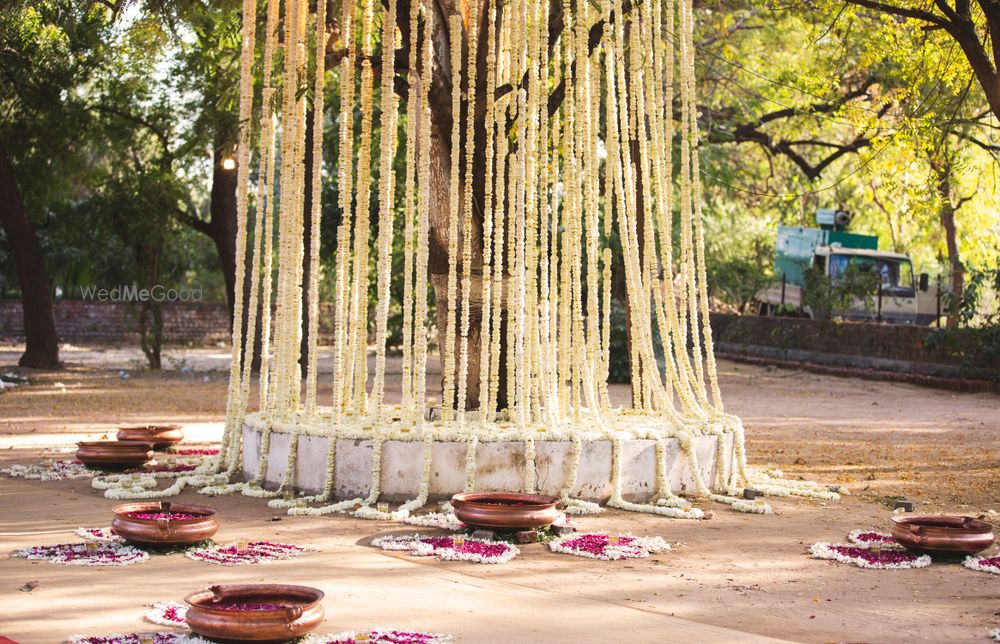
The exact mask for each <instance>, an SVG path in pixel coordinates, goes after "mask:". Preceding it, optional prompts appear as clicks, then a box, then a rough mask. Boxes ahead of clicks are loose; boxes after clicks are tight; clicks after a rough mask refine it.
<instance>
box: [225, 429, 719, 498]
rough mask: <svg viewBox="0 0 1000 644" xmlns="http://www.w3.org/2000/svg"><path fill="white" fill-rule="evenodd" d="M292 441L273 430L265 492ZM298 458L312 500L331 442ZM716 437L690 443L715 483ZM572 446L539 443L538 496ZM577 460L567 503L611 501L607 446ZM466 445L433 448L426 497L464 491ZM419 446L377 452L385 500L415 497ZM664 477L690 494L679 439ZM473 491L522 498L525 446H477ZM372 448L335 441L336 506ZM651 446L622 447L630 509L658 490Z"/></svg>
mask: <svg viewBox="0 0 1000 644" xmlns="http://www.w3.org/2000/svg"><path fill="white" fill-rule="evenodd" d="M290 437H291V434H288V433H283V432H279V431H278V430H273V431H272V433H271V444H270V449H269V450H268V456H267V474H266V476H265V479H264V485H265V487H268V488H271V489H274V488H276V487H277V486H278V485H279V484H280V482H281V481H282V480H283V478H284V475H285V469H286V467H287V464H288V448H289V443H290V440H289V439H290ZM298 440H299V445H298V458H297V462H296V467H295V473H294V476H293V478H292V481H293V482H294V485H295V487H296V489H298V490H300V491H302V492H307V493H310V494H315V493H318V492H320V491H321V490H322V489H323V486H324V483H325V481H326V454H327V447H328V442H327V441H328V440H329V438H328V437H326V436H310V435H300V436H299V439H298ZM716 440H717V439H716V437H715V436H698V437H696V438H695V439H694V448H695V451H696V454H697V457H698V458H697V461H698V463H699V465H700V467H701V468H702V470H701V476H702V480H703V481H706V482H709V484H711V482H712V481H714V480H715V475H716V467H717V463H716ZM723 440H724V441H725V448H724V450H723V452H724V454H725V458H726V459H728V460H729V465H730V466H729V467H728V468H727V471H729V472H732V471H733V469H734V468H733V467H732V460H733V436H732V434H726V435H725V436H724V438H723ZM260 443H261V431H260V430H259V429H257V428H254V427H251V426H249V425H245V426H244V427H243V476H244V478H245V479H246V480H251V479H253V478H254V476H256V474H257V466H258V462H259V458H260V456H259V454H260ZM571 445H572V444H571V443H570V442H569V441H537V442H536V443H535V467H536V471H537V474H538V489H539V492H541V493H544V494H552V495H557V494H559V492H560V491H561V489H562V487H563V483H564V481H565V475H566V467H565V463H566V460H567V458H568V457H569V455H570V448H571ZM581 447H582V449H581V453H580V467H579V470H578V472H577V482H576V489H575V490H573V492H572V493H571V496H572V497H574V498H580V499H584V500H587V501H595V502H601V503H603V502H605V501H607V500H608V498H609V497H610V496H611V491H612V486H611V441H608V440H597V441H593V442H584V443H583V444H582V446H581ZM467 449H468V446H467V444H466V443H463V442H448V441H441V442H436V443H434V447H433V452H432V463H431V478H430V494H431V498H438V499H443V498H449V497H450V496H451V495H452V494H454V493H456V492H461V491H462V489H463V488H464V486H465V456H466V451H467ZM422 454H423V445H422V443H421V442H420V441H399V440H388V441H386V442H385V443H384V445H383V453H382V483H381V485H382V495H381V498H383V499H385V500H388V501H406V500H409V499H412V498H414V497H415V496H416V495H417V491H418V489H419V487H420V475H421V470H422V467H423V455H422ZM665 459H666V466H667V471H666V476H667V483H668V485H669V486H670V490H671V491H672V492H674V493H675V494H686V493H690V492H692V491H693V490H694V484H693V481H692V479H691V475H690V471H689V466H688V459H687V458H685V457H684V455H683V454H682V453H681V450H680V446H679V445H678V443H677V441H676V440H673V439H670V440H668V441H667V443H666V454H665ZM476 463H477V468H476V486H475V488H476V489H477V490H490V491H511V492H520V491H522V490H521V488H522V487H523V482H524V475H525V457H524V443H523V442H519V441H502V442H501V441H498V442H480V443H479V446H478V448H477V449H476ZM371 468H372V441H370V440H351V439H343V438H341V439H337V458H336V475H335V479H334V496H335V497H336V498H338V499H347V498H356V497H364V496H366V495H367V494H368V490H369V485H370V484H371ZM656 487H657V486H656V444H655V442H654V441H652V440H626V441H624V443H623V446H622V496H623V497H624V498H625V499H626V500H628V501H632V502H635V503H643V502H646V501H649V500H650V499H651V497H652V495H653V494H654V492H655V491H656Z"/></svg>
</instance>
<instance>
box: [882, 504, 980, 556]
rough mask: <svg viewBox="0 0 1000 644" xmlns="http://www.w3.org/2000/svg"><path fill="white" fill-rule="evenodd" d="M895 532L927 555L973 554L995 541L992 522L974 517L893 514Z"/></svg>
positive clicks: (906, 544)
mask: <svg viewBox="0 0 1000 644" xmlns="http://www.w3.org/2000/svg"><path fill="white" fill-rule="evenodd" d="M892 536H893V538H894V539H895V540H896V541H898V542H899V543H900V544H902V545H903V546H904V547H906V548H907V549H909V550H914V551H916V552H921V553H924V554H928V555H945V556H956V555H963V554H966V555H971V554H975V553H977V552H981V551H983V550H986V549H987V548H989V547H990V546H991V545H993V526H991V525H990V524H988V523H986V522H984V521H979V520H976V519H973V518H972V517H962V516H945V515H928V514H916V515H909V514H907V515H903V516H895V517H892Z"/></svg>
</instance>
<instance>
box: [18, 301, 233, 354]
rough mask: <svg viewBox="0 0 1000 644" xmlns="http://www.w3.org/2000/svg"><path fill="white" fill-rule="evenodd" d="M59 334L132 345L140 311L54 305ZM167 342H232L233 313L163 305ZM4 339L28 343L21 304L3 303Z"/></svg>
mask: <svg viewBox="0 0 1000 644" xmlns="http://www.w3.org/2000/svg"><path fill="white" fill-rule="evenodd" d="M53 314H54V316H55V322H56V331H57V333H58V334H59V339H60V340H62V341H63V342H109V343H115V342H131V341H134V340H136V339H137V338H138V337H139V326H138V322H137V315H138V313H137V310H136V308H135V307H134V306H130V305H129V304H124V303H121V302H94V301H81V300H59V301H57V302H55V303H54V310H53ZM163 327H164V330H163V335H164V341H166V342H168V343H172V344H174V343H180V344H188V343H191V344H204V343H214V342H219V341H228V340H229V338H230V333H229V313H228V311H227V307H226V305H225V304H223V303H221V302H167V303H164V304H163ZM0 338H3V339H9V340H23V339H24V319H23V317H22V312H21V302H20V301H19V300H0Z"/></svg>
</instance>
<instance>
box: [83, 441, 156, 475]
mask: <svg viewBox="0 0 1000 644" xmlns="http://www.w3.org/2000/svg"><path fill="white" fill-rule="evenodd" d="M76 445H77V450H76V459H77V460H78V461H80V462H81V463H83V464H84V465H94V466H97V467H99V468H101V467H111V468H125V467H139V466H141V465H143V464H145V463H147V462H149V461H151V460H153V443H152V442H150V441H80V442H79V443H77V444H76Z"/></svg>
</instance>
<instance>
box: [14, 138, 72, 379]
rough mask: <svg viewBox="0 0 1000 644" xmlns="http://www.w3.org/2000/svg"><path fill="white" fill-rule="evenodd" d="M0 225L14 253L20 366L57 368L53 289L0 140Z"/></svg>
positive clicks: (40, 247) (39, 246)
mask: <svg viewBox="0 0 1000 644" xmlns="http://www.w3.org/2000/svg"><path fill="white" fill-rule="evenodd" d="M0 225H2V226H3V230H4V233H5V234H6V235H7V243H8V244H9V245H10V248H11V251H12V253H13V255H14V265H15V266H16V268H17V279H18V283H19V285H20V288H21V307H22V309H23V312H24V337H25V351H24V355H22V356H21V359H20V360H19V361H18V364H19V365H20V366H22V367H32V368H35V369H59V368H60V367H61V366H62V365H61V364H60V362H59V337H58V335H57V334H56V325H55V320H54V318H53V316H52V290H51V286H50V283H49V277H48V274H47V273H46V272H45V260H44V256H43V254H42V245H41V244H40V243H39V241H38V235H37V234H36V233H35V229H34V227H33V226H32V225H31V222H30V221H29V220H28V216H27V213H25V211H24V203H23V202H22V201H21V193H20V191H19V190H18V188H17V181H16V180H15V177H14V169H13V167H12V166H11V164H10V158H9V157H8V155H7V149H6V148H5V147H4V146H3V144H2V143H0Z"/></svg>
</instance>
